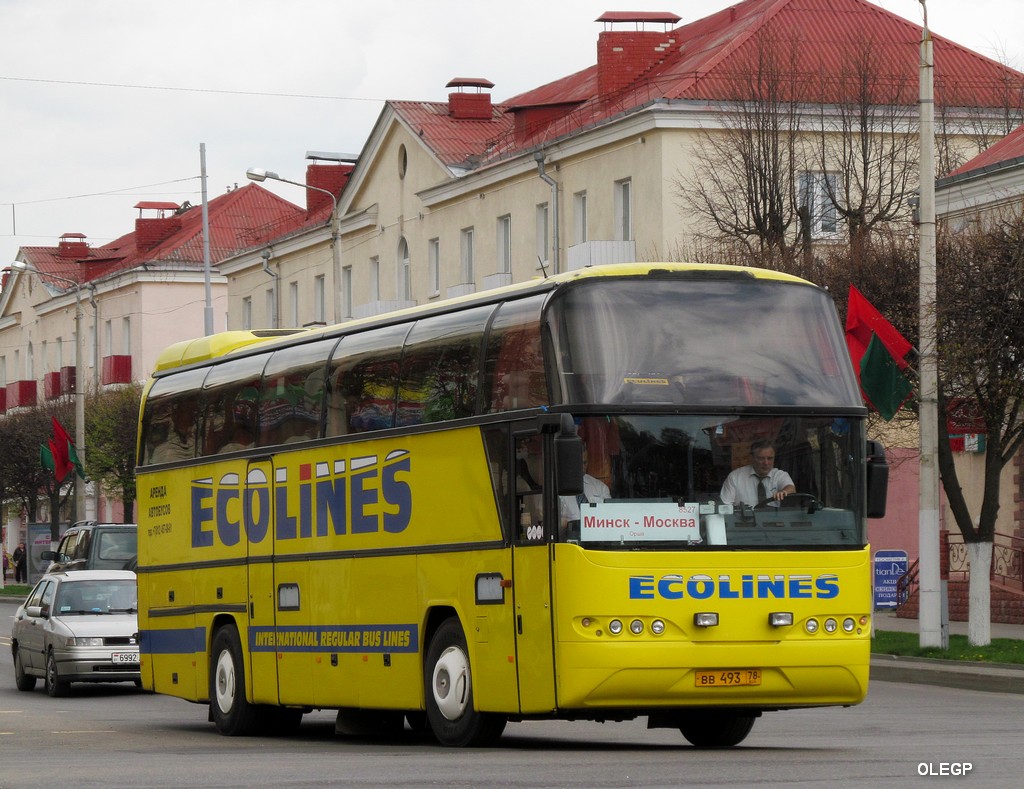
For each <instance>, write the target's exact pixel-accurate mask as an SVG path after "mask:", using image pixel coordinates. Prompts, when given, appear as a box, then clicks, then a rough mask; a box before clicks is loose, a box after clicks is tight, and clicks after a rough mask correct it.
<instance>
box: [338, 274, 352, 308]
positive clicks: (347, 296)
mask: <svg viewBox="0 0 1024 789" xmlns="http://www.w3.org/2000/svg"><path fill="white" fill-rule="evenodd" d="M341 310H342V312H344V313H345V314H344V316H343V317H345V318H351V317H352V267H351V266H345V268H343V269H342V270H341Z"/></svg>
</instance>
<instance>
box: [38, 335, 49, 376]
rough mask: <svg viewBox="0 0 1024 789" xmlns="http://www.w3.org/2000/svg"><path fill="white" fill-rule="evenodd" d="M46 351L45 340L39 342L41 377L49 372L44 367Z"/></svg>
mask: <svg viewBox="0 0 1024 789" xmlns="http://www.w3.org/2000/svg"><path fill="white" fill-rule="evenodd" d="M46 350H47V343H46V340H40V341H39V358H40V360H41V361H42V367H43V375H45V374H46V373H48V372H50V370H49V368H48V367H47V366H46Z"/></svg>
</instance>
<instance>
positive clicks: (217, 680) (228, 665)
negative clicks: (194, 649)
mask: <svg viewBox="0 0 1024 789" xmlns="http://www.w3.org/2000/svg"><path fill="white" fill-rule="evenodd" d="M211 658H212V659H211V661H210V713H211V717H212V718H213V722H214V724H215V725H216V726H217V731H219V732H220V733H221V734H225V735H227V736H229V737H239V736H245V735H249V734H254V733H256V731H257V729H258V728H259V726H260V723H261V715H260V710H259V708H258V707H257V705H255V704H250V703H249V702H248V701H247V700H246V698H245V664H244V663H243V662H242V642H241V641H240V640H239V638H238V630H237V629H235V627H234V626H227V627H222V628H220V629H219V630H218V631H217V633H216V635H214V637H213V654H212V655H211Z"/></svg>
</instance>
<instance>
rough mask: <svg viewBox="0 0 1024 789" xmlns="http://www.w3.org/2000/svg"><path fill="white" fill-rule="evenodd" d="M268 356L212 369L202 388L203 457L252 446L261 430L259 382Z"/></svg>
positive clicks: (244, 359)
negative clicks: (258, 430) (259, 421)
mask: <svg viewBox="0 0 1024 789" xmlns="http://www.w3.org/2000/svg"><path fill="white" fill-rule="evenodd" d="M268 358H269V354H260V355H258V356H247V357H244V358H242V359H234V360H232V361H230V362H224V363H223V364H218V365H217V366H215V367H211V368H210V373H209V375H207V376H206V382H205V383H204V384H203V420H202V431H203V446H202V453H203V454H204V455H216V454H218V453H224V452H235V451H237V450H240V449H246V448H248V447H251V446H252V445H253V442H254V441H255V440H256V431H257V429H258V423H257V418H258V415H259V398H260V395H259V391H260V379H261V377H262V375H263V368H264V366H265V365H266V363H267V359H268Z"/></svg>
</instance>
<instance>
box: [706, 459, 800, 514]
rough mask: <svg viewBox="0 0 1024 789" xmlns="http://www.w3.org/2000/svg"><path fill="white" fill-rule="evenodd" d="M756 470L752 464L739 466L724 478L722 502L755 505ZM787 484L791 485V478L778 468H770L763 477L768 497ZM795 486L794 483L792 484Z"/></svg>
mask: <svg viewBox="0 0 1024 789" xmlns="http://www.w3.org/2000/svg"><path fill="white" fill-rule="evenodd" d="M757 480H758V476H757V472H756V471H754V467H753V466H752V465H746V466H740V467H739V468H737V469H733V471H732V472H731V473H730V474H729V476H728V477H726V478H725V484H723V485H722V502H723V503H725V504H746V505H747V506H748V507H756V506H757ZM787 485H793V478H792V477H791V476H789V474H787V473H786V472H785V471H783V470H782V469H780V468H772V470H771V471H769V472H768V474H767V476H765V478H764V486H765V490H766V491H767V493H768V498H769V499H770V498H772V497H773V496H775V494H776V493H778V492H779V491H780V490H782V489H783V488H785V487H786V486H787ZM793 487H794V488H795V487H796V485H793Z"/></svg>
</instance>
